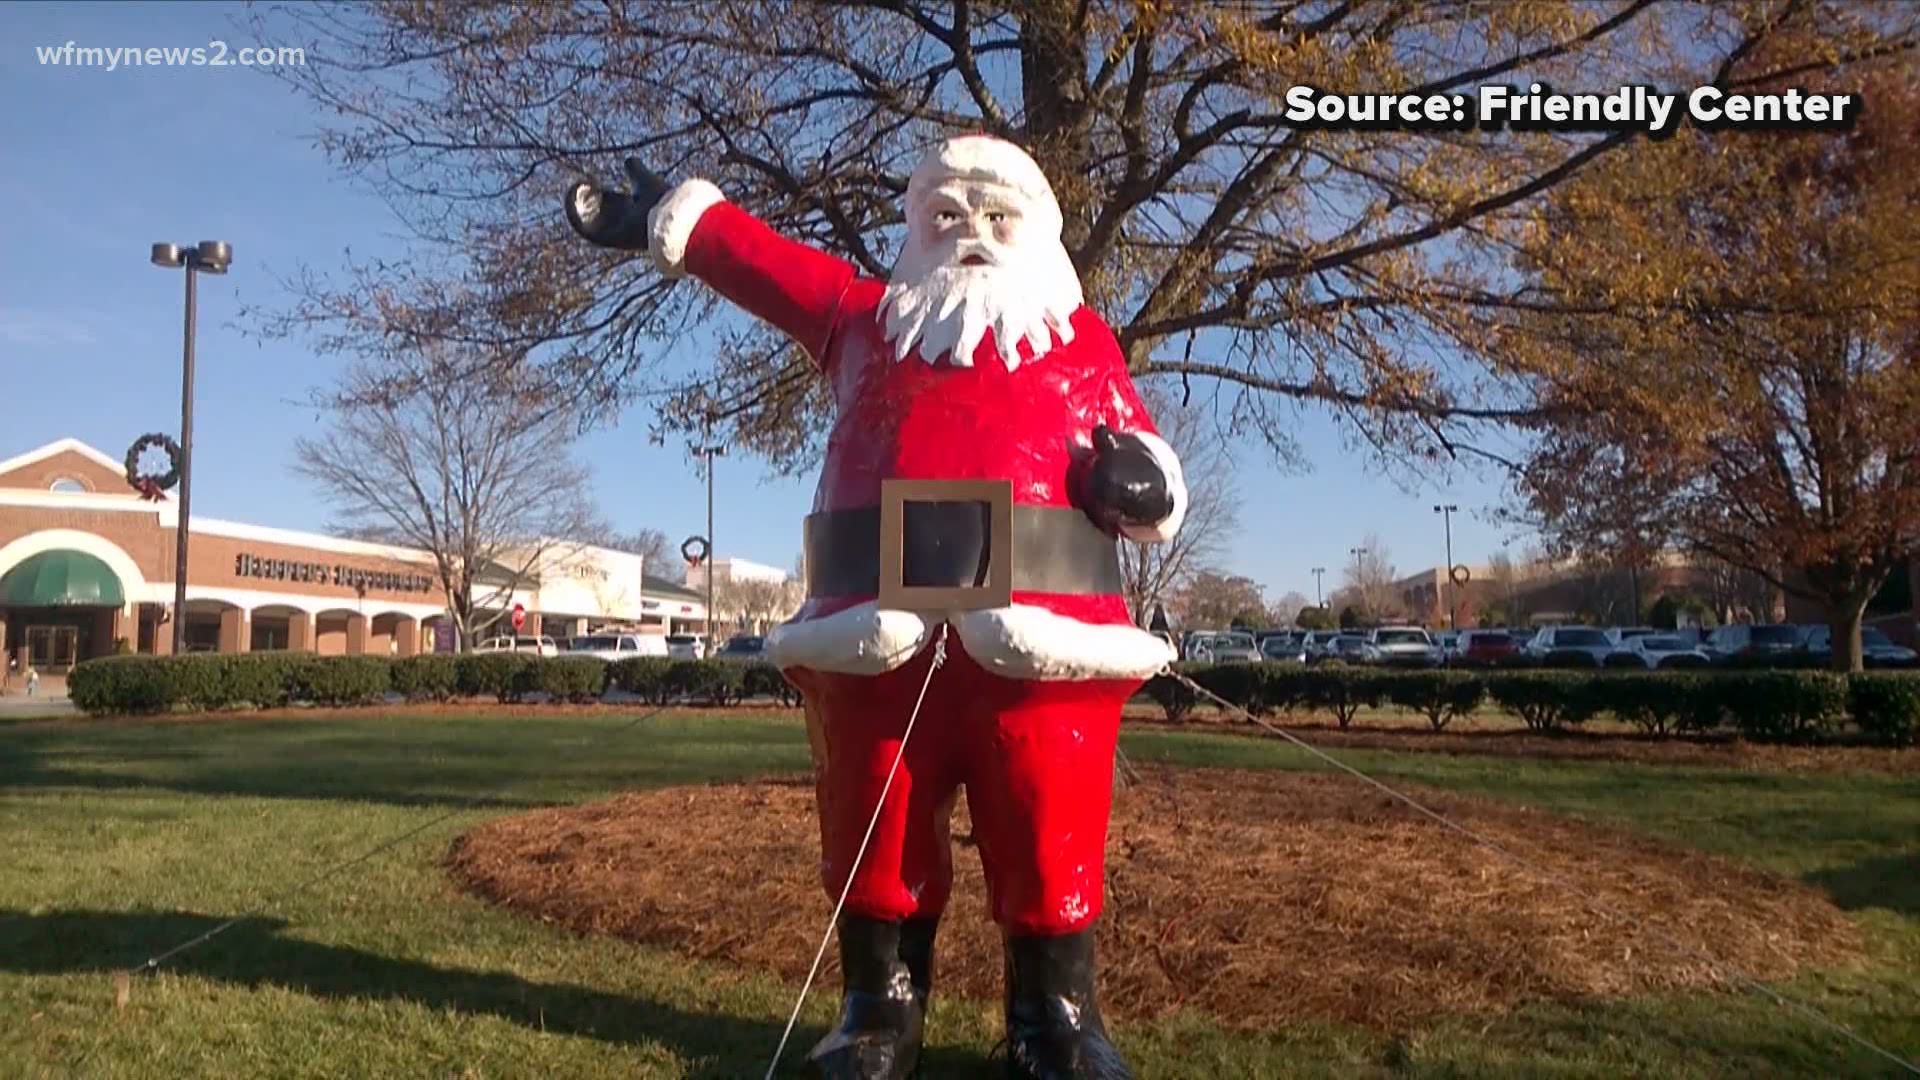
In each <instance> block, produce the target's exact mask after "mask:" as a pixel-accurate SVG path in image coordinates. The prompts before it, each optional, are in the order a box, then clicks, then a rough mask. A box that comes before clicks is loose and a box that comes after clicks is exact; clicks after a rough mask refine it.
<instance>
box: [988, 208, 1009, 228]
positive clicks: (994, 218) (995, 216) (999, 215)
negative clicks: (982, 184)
mask: <svg viewBox="0 0 1920 1080" xmlns="http://www.w3.org/2000/svg"><path fill="white" fill-rule="evenodd" d="M987 220H988V221H990V222H992V223H994V224H995V225H998V224H1000V223H1001V222H1003V221H1005V220H1007V215H1006V214H1005V213H1004V212H1002V211H999V210H989V211H987Z"/></svg>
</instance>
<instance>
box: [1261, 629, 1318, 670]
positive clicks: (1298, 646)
mask: <svg viewBox="0 0 1920 1080" xmlns="http://www.w3.org/2000/svg"><path fill="white" fill-rule="evenodd" d="M1302 641H1303V638H1302V637H1301V636H1299V635H1295V634H1275V635H1273V636H1272V637H1269V638H1268V639H1267V640H1265V641H1263V642H1261V643H1260V655H1261V656H1262V657H1263V658H1265V659H1267V660H1270V661H1273V662H1274V663H1279V664H1304V663H1306V662H1307V647H1306V645H1304V644H1303V643H1302Z"/></svg>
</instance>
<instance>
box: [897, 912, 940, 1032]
mask: <svg viewBox="0 0 1920 1080" xmlns="http://www.w3.org/2000/svg"><path fill="white" fill-rule="evenodd" d="M939 929H940V920H938V919H908V920H907V921H906V922H903V923H901V924H900V959H901V960H902V961H903V962H905V964H906V965H907V977H908V978H909V979H911V980H912V981H913V990H914V996H915V997H916V998H917V999H918V1000H919V1002H920V1016H921V1019H922V1021H923V1022H924V1021H925V1019H926V1015H927V999H928V998H929V997H930V996H931V995H932V994H933V938H934V934H935V932H936V931H938V930H939Z"/></svg>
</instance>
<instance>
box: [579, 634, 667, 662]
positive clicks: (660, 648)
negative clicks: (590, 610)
mask: <svg viewBox="0 0 1920 1080" xmlns="http://www.w3.org/2000/svg"><path fill="white" fill-rule="evenodd" d="M567 655H568V656H591V657H594V658H596V659H600V660H605V661H607V662H609V663H611V662H613V661H615V660H625V659H628V658H629V657H634V656H665V655H667V639H666V638H664V637H662V636H660V635H659V634H585V635H582V636H580V637H577V638H570V639H568V641H567Z"/></svg>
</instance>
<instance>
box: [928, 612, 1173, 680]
mask: <svg viewBox="0 0 1920 1080" xmlns="http://www.w3.org/2000/svg"><path fill="white" fill-rule="evenodd" d="M953 625H954V629H956V630H957V631H958V632H959V634H960V642H961V644H963V645H965V646H966V649H967V655H968V656H971V657H973V659H974V662H975V663H977V664H979V665H980V666H981V667H983V668H986V669H987V670H988V671H991V672H993V673H994V674H995V675H1000V676H1002V677H1005V678H1009V679H1035V680H1040V681H1047V682H1052V681H1080V680H1086V679H1145V678H1149V677H1151V676H1152V675H1154V674H1155V673H1156V672H1158V671H1159V670H1160V669H1161V668H1164V667H1166V666H1167V665H1168V664H1169V663H1172V662H1173V660H1174V659H1175V655H1174V651H1173V645H1172V644H1171V643H1170V642H1168V641H1167V640H1166V639H1164V638H1158V637H1155V636H1154V635H1152V634H1149V633H1147V632H1146V631H1145V630H1142V629H1140V628H1139V627H1137V626H1128V625H1124V624H1108V625H1101V624H1094V623H1083V622H1081V621H1079V620H1078V619H1069V618H1067V617H1066V616H1064V615H1056V614H1054V613H1053V612H1051V611H1048V610H1047V609H1046V608H1043V607H1034V606H1032V605H1030V604H1015V605H1013V606H1012V607H1005V608H993V609H991V610H988V611H963V612H957V613H956V614H955V615H954V616H953Z"/></svg>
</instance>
